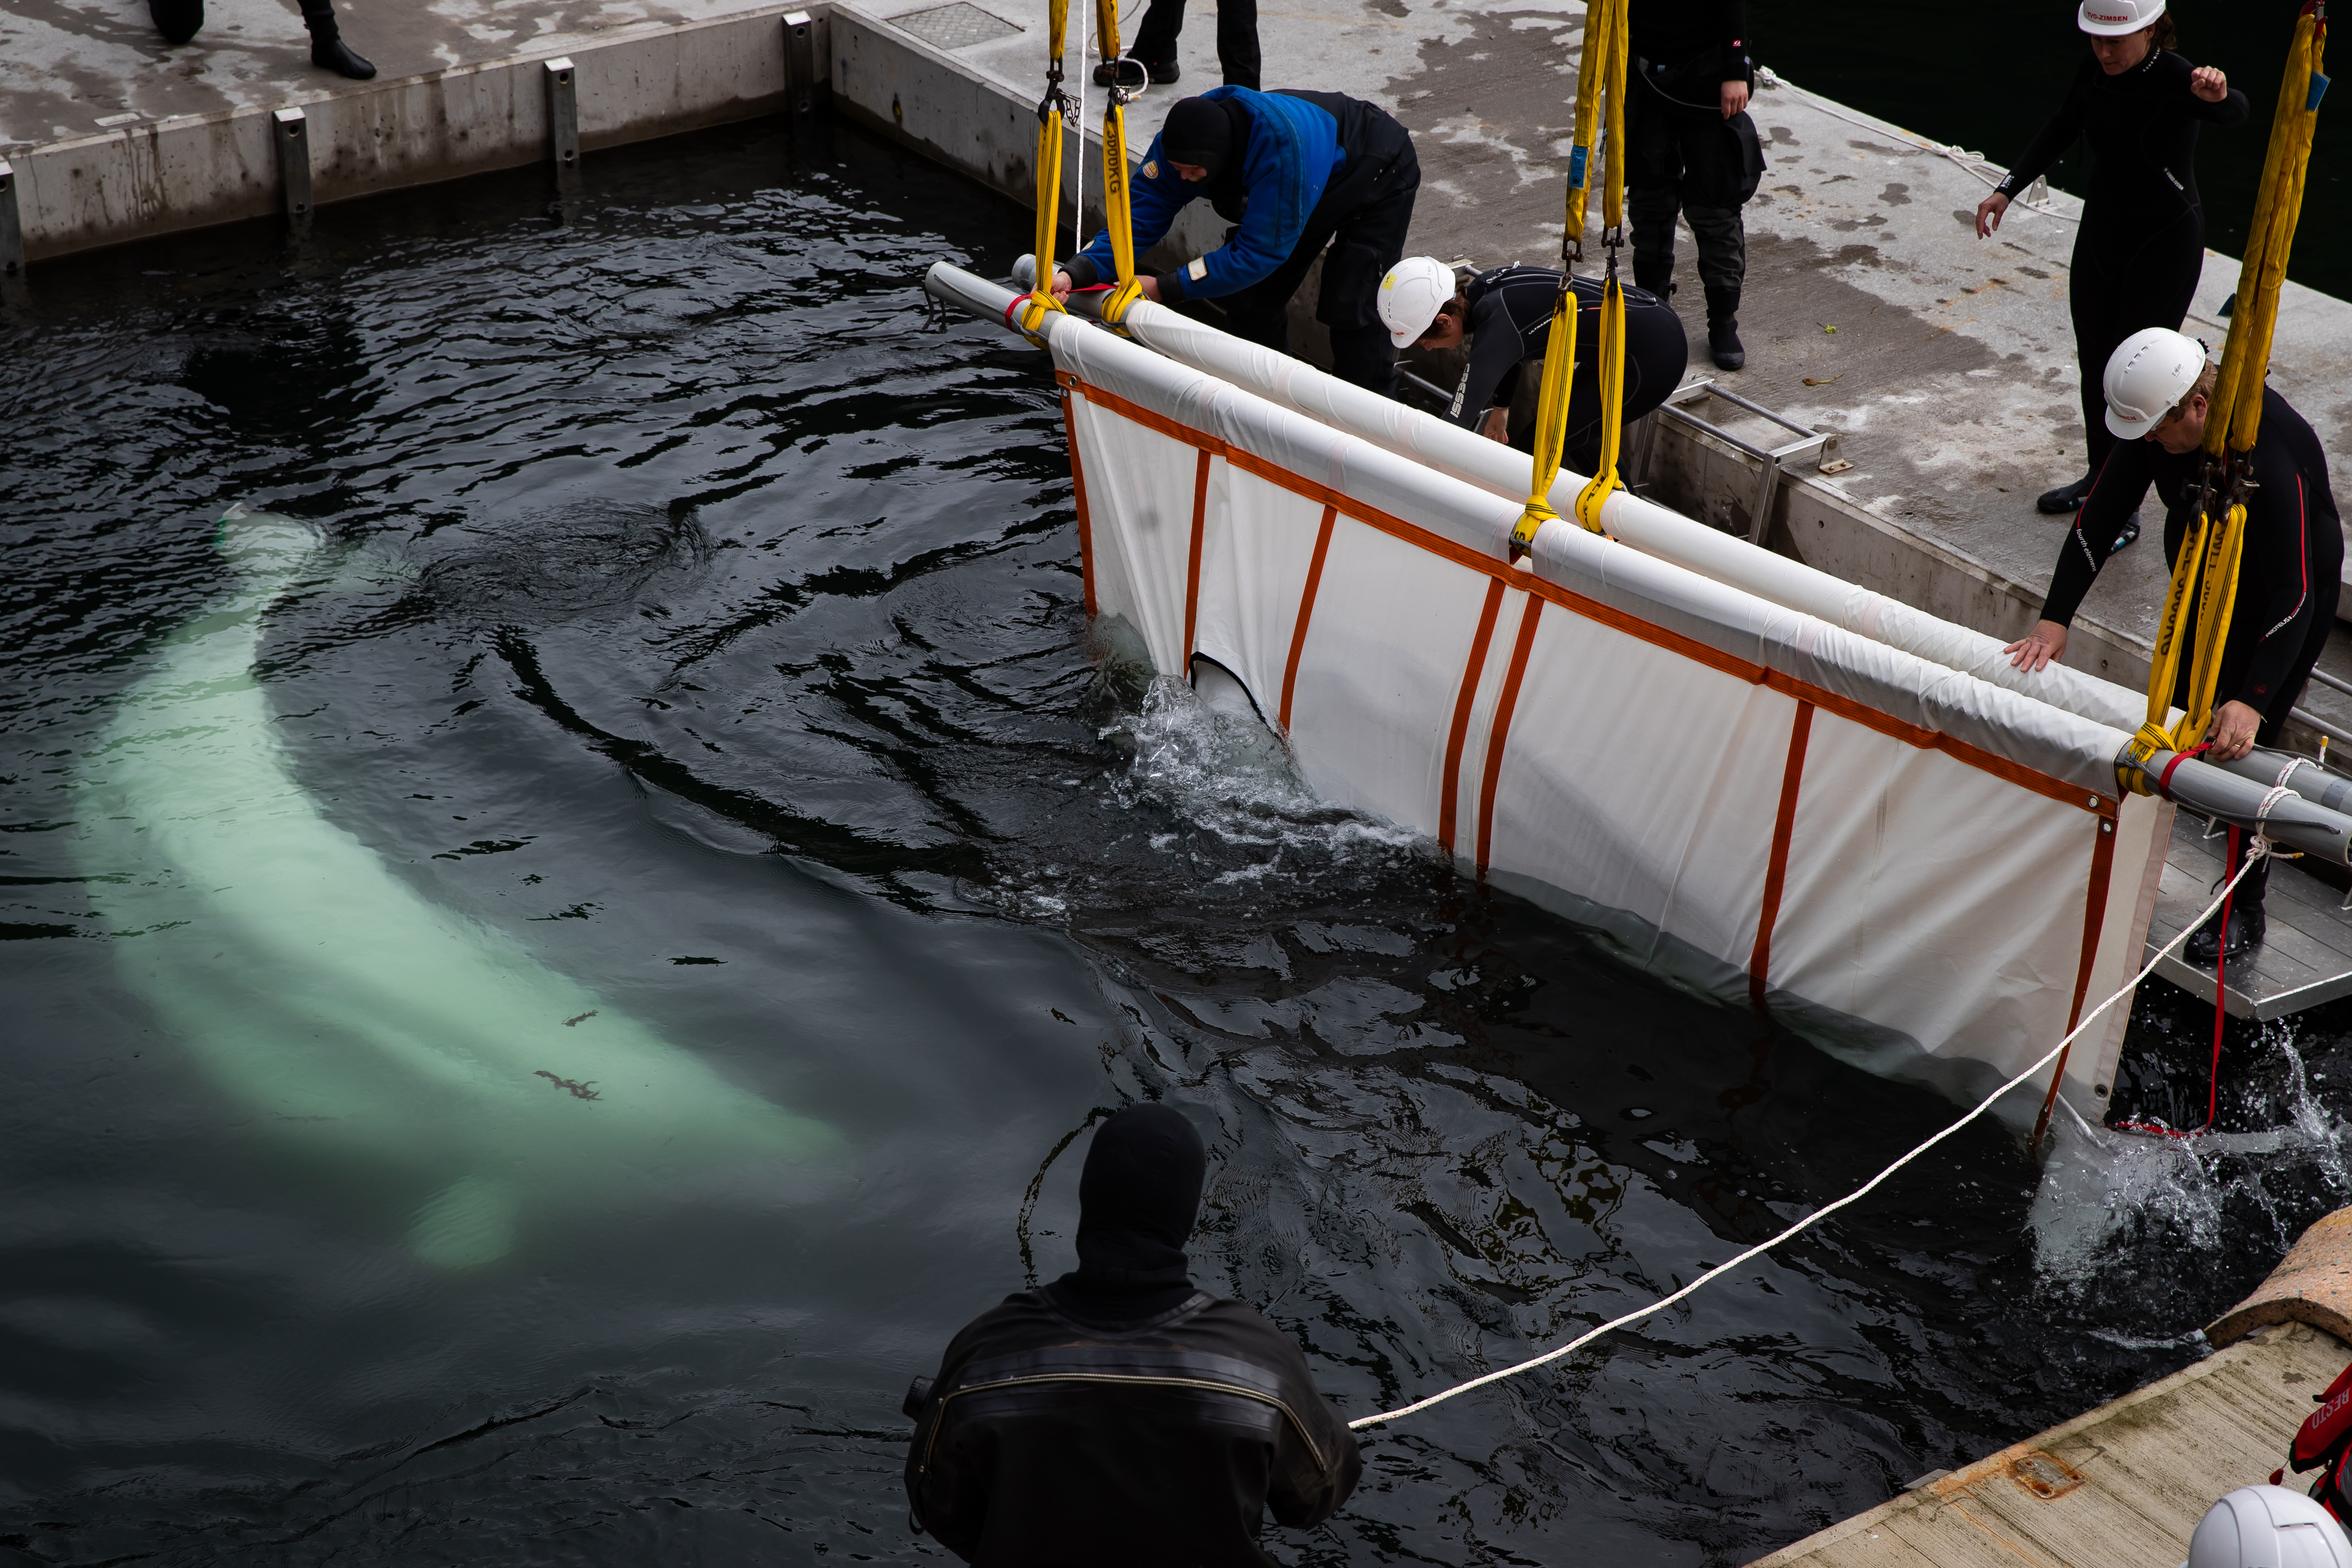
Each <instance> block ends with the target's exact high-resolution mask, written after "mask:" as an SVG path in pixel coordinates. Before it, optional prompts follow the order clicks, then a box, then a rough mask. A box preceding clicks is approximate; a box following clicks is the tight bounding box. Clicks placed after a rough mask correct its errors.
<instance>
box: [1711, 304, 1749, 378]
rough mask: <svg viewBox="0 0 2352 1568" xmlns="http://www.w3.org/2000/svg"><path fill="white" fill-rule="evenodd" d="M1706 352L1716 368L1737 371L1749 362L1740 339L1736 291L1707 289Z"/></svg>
mask: <svg viewBox="0 0 2352 1568" xmlns="http://www.w3.org/2000/svg"><path fill="white" fill-rule="evenodd" d="M1706 351H1707V353H1708V354H1709V355H1710V356H1712V357H1713V358H1714V360H1715V368H1716V369H1717V370H1719V371H1736V370H1738V369H1739V368H1740V367H1741V366H1743V365H1745V364H1747V363H1748V350H1747V349H1745V348H1744V347H1742V346H1741V344H1740V341H1739V296H1738V293H1737V292H1736V291H1731V290H1725V289H1720V288H1710V289H1708V290H1707V291H1706Z"/></svg>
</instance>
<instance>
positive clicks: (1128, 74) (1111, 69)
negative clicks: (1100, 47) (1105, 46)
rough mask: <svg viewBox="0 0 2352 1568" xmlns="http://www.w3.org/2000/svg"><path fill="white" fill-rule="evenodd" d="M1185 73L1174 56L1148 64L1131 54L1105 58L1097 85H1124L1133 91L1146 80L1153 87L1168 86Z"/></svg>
mask: <svg viewBox="0 0 2352 1568" xmlns="http://www.w3.org/2000/svg"><path fill="white" fill-rule="evenodd" d="M1122 67H1123V68H1124V70H1122V69H1121V68H1122ZM1183 74H1184V72H1183V70H1182V69H1181V68H1180V67H1179V66H1178V65H1177V64H1176V62H1175V61H1174V60H1173V59H1172V58H1171V59H1166V60H1156V61H1152V62H1150V63H1149V64H1147V63H1146V62H1144V61H1142V60H1139V59H1137V58H1136V57H1134V56H1132V55H1129V56H1127V57H1125V58H1123V59H1118V60H1105V61H1104V62H1103V63H1102V64H1100V65H1098V66H1097V67H1096V68H1095V86H1097V87H1124V88H1126V89H1127V90H1128V91H1129V92H1133V91H1134V90H1135V89H1137V88H1139V87H1141V86H1142V85H1143V84H1144V82H1145V81H1146V80H1149V81H1150V83H1151V85H1152V86H1153V87H1166V86H1167V85H1168V84H1169V83H1170V82H1172V81H1174V80H1176V79H1177V78H1179V77H1181V76H1182V75H1183ZM1122 78H1124V79H1122Z"/></svg>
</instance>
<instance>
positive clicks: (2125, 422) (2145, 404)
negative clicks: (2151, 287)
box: [2100, 327, 2352, 1568]
mask: <svg viewBox="0 0 2352 1568" xmlns="http://www.w3.org/2000/svg"><path fill="white" fill-rule="evenodd" d="M2204 373H2205V345H2204V344H2202V343H2200V342H2199V341H2198V340H2196V339H2194V338H2191V337H2189V335H2188V334H2187V333H2185V332H2176V331H2174V330H2173V329H2171V328H2169V327H2149V328H2146V329H2143V330H2140V331H2137V332H2134V333H2133V334H2132V335H2131V336H2130V337H2128V338H2126V339H2125V340H2123V342H2122V343H2121V344H2119V345H2117V347H2116V351H2115V352H2114V353H2113V354H2111V355H2109V356H2108V358H2107V373H2106V374H2105V376H2104V377H2102V378H2101V382H2100V384H2101V390H2103V391H2104V392H2105V393H2106V394H2107V428H2108V429H2109V430H2112V431H2114V432H2115V433H2116V434H2117V435H2120V436H2122V437H2123V438H2124V439H2125V440H2126V441H2137V440H2138V439H2139V438H2140V437H2141V436H2143V435H2146V434H2147V433H2148V431H2149V429H2150V428H2151V427H2152V426H2154V425H2155V423H2156V422H2157V421H2158V420H2159V419H2162V418H2163V417H2164V416H2165V415H2166V414H2168V413H2171V412H2172V407H2173V405H2174V404H2175V403H2177V402H2179V401H2180V400H2181V399H2182V398H2185V397H2187V396H2188V395H2189V388H2190V387H2193V386H2195V385H2196V384H2197V378H2198V377H2199V376H2201V375H2203V374H2204ZM2346 1568H2352V1563H2347V1565H2346Z"/></svg>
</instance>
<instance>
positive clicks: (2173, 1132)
mask: <svg viewBox="0 0 2352 1568" xmlns="http://www.w3.org/2000/svg"><path fill="white" fill-rule="evenodd" d="M2197 749H2198V750H2199V751H2202V750H2204V749H2205V748H2204V747H2201V746H2200V747H2198V748H2197ZM2188 755H2189V753H2188V752H2182V753H2181V754H2180V757H2186V756H2188ZM2180 757H2175V758H2173V759H2172V762H2173V764H2174V765H2176V766H2177V765H2178V764H2179V761H2180ZM2164 777H2165V779H2167V780H2169V779H2171V777H2172V768H2171V767H2170V766H2168V767H2167V768H2165V770H2164ZM2157 788H2158V789H2162V788H2163V785H2162V784H2158V786H2157ZM2243 831H2245V830H2244V829H2242V828H2240V827H2238V826H2237V825H2236V824H2235V823H2232V824H2231V827H2230V876H2231V887H2230V891H2229V892H2228V893H2226V894H2222V896H2221V945H2220V946H2218V947H2217V948H2216V949H2215V950H2214V953H2213V1066H2212V1071H2211V1073H2210V1076H2209V1077H2208V1078H2207V1079H2206V1081H2205V1125H2204V1126H2202V1127H2200V1128H2198V1129H2196V1131H2195V1132H2189V1133H2184V1132H2182V1131H2180V1130H2179V1128H2177V1127H2168V1126H2166V1125H2164V1124H2162V1123H2160V1122H2117V1123H2116V1124H2115V1127H2116V1132H2118V1133H2150V1134H2155V1135H2156V1136H2158V1137H2162V1138H2193V1137H2195V1136H2197V1135H2198V1134H2200V1133H2205V1132H2210V1131H2211V1129H2212V1126H2213V1121H2214V1118H2215V1116H2216V1115H2217V1114H2219V1113H2220V1111H2221V1020H2222V1019H2224V1018H2225V1017H2227V1016H2228V1014H2227V1012H2226V1010H2225V1009H2224V1008H2223V1007H2222V998H2224V997H2226V996H2227V995H2228V992H2227V991H2225V990H2224V989H2223V987H2224V985H2225V984H2226V982H2227V977H2228V972H2229V967H2230V906H2231V904H2234V903H2235V902H2236V901H2237V897H2238V889H2237V885H2236V881H2235V879H2236V877H2237V874H2238V842H2239V838H2238V836H2239V834H2241V833H2242V832H2243Z"/></svg>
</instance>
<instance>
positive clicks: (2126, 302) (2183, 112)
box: [2000, 49, 2246, 474]
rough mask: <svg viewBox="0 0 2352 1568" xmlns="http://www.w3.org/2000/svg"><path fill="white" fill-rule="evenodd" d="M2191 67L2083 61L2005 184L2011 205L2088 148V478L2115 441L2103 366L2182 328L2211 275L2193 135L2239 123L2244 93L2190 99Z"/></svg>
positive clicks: (2072, 296)
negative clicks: (2202, 128) (2200, 282)
mask: <svg viewBox="0 0 2352 1568" xmlns="http://www.w3.org/2000/svg"><path fill="white" fill-rule="evenodd" d="M2192 69H2194V68H2193V67H2192V66H2190V65H2189V62H2188V61H2187V60H2185V59H2182V58H2181V57H2179V55H2178V54H2175V53H2174V52H2173V51H2171V50H2169V49H2150V50H2149V51H2148V56H2147V59H2145V60H2143V61H2142V62H2140V63H2139V64H2138V65H2137V66H2134V67H2133V68H2131V69H2130V70H2127V71H2126V72H2124V73H2123V74H2122V75H2121V76H2113V77H2111V76H2109V75H2107V73H2106V72H2105V70H2104V69H2103V68H2101V67H2100V65H2099V62H2098V61H2097V59H2095V58H2094V57H2084V61H2083V63H2082V65H2081V66H2080V67H2078V68H2076V70H2075V72H2074V84H2073V85H2072V86H2071V87H2069V88H2068V89H2067V90H2066V101H2065V102H2064V103H2063V104H2062V105H2060V106H2059V110H2058V112H2057V113H2056V114H2055V115H2053V117H2052V118H2051V120H2050V123H2049V124H2047V125H2045V126H2043V127H2042V131H2041V134H2039V135H2037V136H2036V137H2034V139H2033V141H2032V142H2031V143H2030V144H2029V145H2028V146H2027V147H2026V149H2025V152H2024V154H2023V155H2022V156H2021V157H2020V158H2019V159H2018V161H2017V163H2016V165H2015V166H2014V167H2013V168H2011V170H2010V172H2009V177H2008V178H2007V179H2005V180H2003V181H2001V183H2000V193H2001V194H2003V195H2005V196H2010V197H2015V196H2016V195H2017V194H2018V193H2020V192H2021V191H2023V190H2024V189H2025V188H2026V187H2027V186H2028V185H2031V184H2032V183H2033V182H2034V181H2035V180H2037V179H2039V178H2041V177H2042V175H2043V174H2044V173H2047V172H2049V169H2050V165H2051V164H2053V163H2054V162H2057V160H2058V155H2059V154H2060V153H2062V152H2065V151H2066V149H2067V148H2068V147H2070V146H2072V145H2073V144H2074V140H2075V138H2076V137H2078V136H2079V137H2082V138H2084V140H2086V141H2089V143H2090V146H2091V160H2092V162H2091V183H2090V189H2089V190H2088V191H2087V192H2085V193H2084V197H2083V222H2082V225H2081V226H2080V227H2079V228H2078V229H2077V231H2076V233H2075V236H2074V269H2073V276H2072V277H2071V278H2070V279H2069V281H2068V284H2067V298H2068V300H2069V302H2070V303H2071V305H2072V306H2073V308H2074V356H2075V361H2076V363H2077V365H2078V366H2079V367H2080V369H2081V371H2082V377H2083V424H2084V429H2085V430H2086V431H2087V432H2088V433H2089V434H2088V439H2087V443H2086V444H2087V445H2088V447H2089V455H2090V472H2092V473H2094V474H2095V473H2097V472H2098V471H2099V465H2100V464H2101V463H2103V462H2104V461H2105V458H2106V455H2107V451H2108V449H2109V448H2110V447H2112V446H2114V445H2115V444H2116V438H2115V436H2114V435H2113V434H2111V433H2110V432H2109V431H2108V429H2107V423H2106V420H2105V418H2104V417H2103V416H2104V414H2105V412H2106V400H2105V393H2104V390H2103V389H2104V384H2105V375H2106V369H2107V360H2108V358H2109V357H2110V356H2111V355H2113V354H2114V353H2115V351H2116V346H2117V345H2118V344H2120V343H2121V342H2122V341H2123V340H2125V339H2126V338H2128V337H2130V336H2131V335H2132V334H2133V333H2134V332H2137V331H2139V330H2141V329H2144V328H2147V327H2169V328H2171V329H2174V330H2176V331H2178V330H2179V327H2180V323H2181V319H2183V318H2184V317H2186V316H2187V315H2188V314H2189V299H2190V298H2192V297H2193V296H2194V295H2195V294H2196V292H2197V279H2198V277H2199V275H2200V273H2202V272H2203V270H2204V267H2205V209H2204V206H2203V204H2201V203H2200V201H2199V200H2198V195H2197V171H2196V152H2197V127H2198V126H2199V124H2200V123H2206V124H2212V125H2237V124H2241V123H2242V122H2243V121H2244V120H2245V118H2246V95H2245V94H2244V93H2242V92H2241V91H2239V90H2238V89H2236V88H2231V89H2230V92H2229V96H2228V97H2227V98H2225V99H2222V100H2221V102H2220V103H2208V102H2206V101H2205V100H2204V99H2201V98H2199V97H2198V96H2197V95H2196V94H2195V93H2193V92H2191V91H2189V72H2190V71H2191V70H2192Z"/></svg>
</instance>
